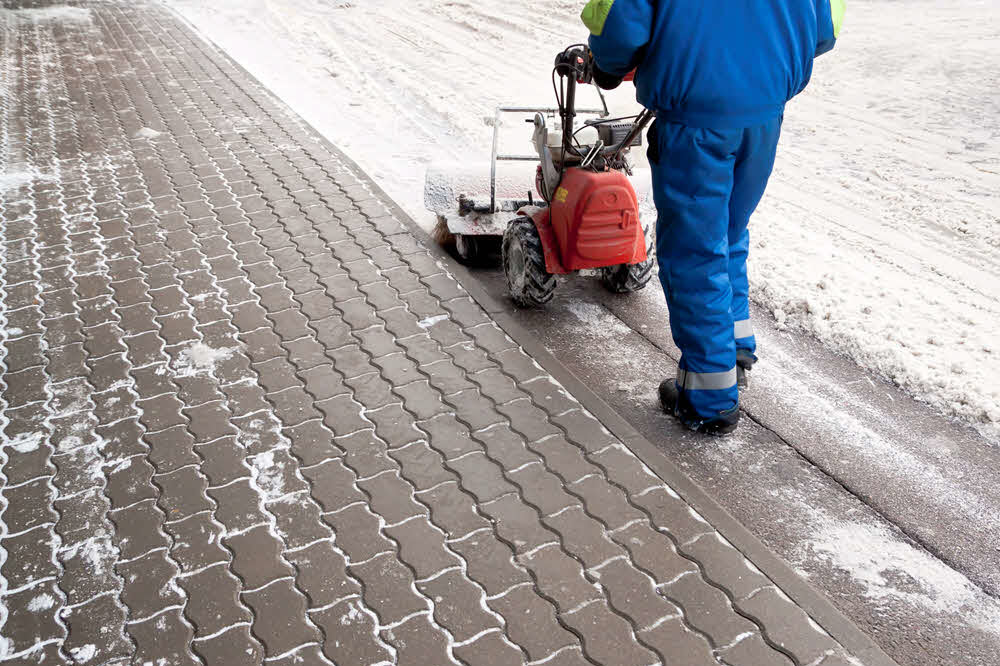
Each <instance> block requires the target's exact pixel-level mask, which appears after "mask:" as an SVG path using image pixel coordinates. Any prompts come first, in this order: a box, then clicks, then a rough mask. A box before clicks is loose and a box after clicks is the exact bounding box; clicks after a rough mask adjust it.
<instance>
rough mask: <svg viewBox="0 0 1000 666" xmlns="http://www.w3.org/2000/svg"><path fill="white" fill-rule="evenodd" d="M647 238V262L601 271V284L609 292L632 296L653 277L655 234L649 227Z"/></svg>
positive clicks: (607, 268)
mask: <svg viewBox="0 0 1000 666" xmlns="http://www.w3.org/2000/svg"><path fill="white" fill-rule="evenodd" d="M643 230H644V231H645V236H646V261H642V262H639V263H638V264H618V265H617V266H607V267H606V268H602V269H601V282H603V283H604V286H605V287H607V288H608V291H611V292H614V293H616V294H631V293H632V292H633V291H639V290H640V289H642V288H643V287H645V286H646V284H647V283H648V282H649V278H651V277H652V276H653V263H654V262H655V261H656V254H655V248H654V247H653V234H652V232H651V229H650V228H649V226H646V227H644V229H643Z"/></svg>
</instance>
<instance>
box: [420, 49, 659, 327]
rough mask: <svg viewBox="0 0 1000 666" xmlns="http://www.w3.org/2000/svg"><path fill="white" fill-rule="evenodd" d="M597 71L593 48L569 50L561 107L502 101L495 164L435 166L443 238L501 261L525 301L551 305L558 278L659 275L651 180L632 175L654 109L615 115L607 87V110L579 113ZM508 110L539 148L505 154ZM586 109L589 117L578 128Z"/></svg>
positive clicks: (432, 197)
mask: <svg viewBox="0 0 1000 666" xmlns="http://www.w3.org/2000/svg"><path fill="white" fill-rule="evenodd" d="M594 74H595V69H594V67H593V59H592V57H591V54H590V52H589V50H588V49H587V47H586V46H585V45H574V46H571V47H569V48H567V49H565V50H564V51H562V52H560V53H559V54H558V55H557V56H556V62H555V66H554V68H553V70H552V82H553V89H554V91H555V96H556V106H553V107H541V108H536V107H521V106H502V107H498V108H497V110H496V115H495V117H494V122H493V146H492V150H491V153H490V159H489V161H488V162H483V163H481V164H455V163H451V164H436V165H432V166H431V167H430V168H429V169H428V170H427V177H426V180H425V185H424V203H425V205H426V207H427V209H428V210H430V211H431V212H433V213H435V214H436V215H437V218H438V223H437V227H436V229H435V233H434V236H435V238H436V240H437V241H438V242H440V243H442V244H443V245H451V244H453V245H454V252H455V254H456V255H457V256H458V258H459V259H460V260H461V261H462V262H464V263H466V264H474V265H475V264H478V265H483V264H489V263H495V262H496V261H497V260H500V261H501V262H502V265H503V269H504V274H505V276H506V279H507V286H508V288H509V289H510V293H511V297H512V298H513V300H514V302H515V303H517V304H518V305H520V306H525V307H530V306H538V305H542V304H544V303H547V302H548V301H550V300H551V299H552V295H553V291H554V289H555V286H556V279H555V276H556V275H561V274H566V273H571V272H577V271H579V272H588V273H597V274H599V275H600V277H601V279H602V281H603V282H604V284H605V286H607V287H608V288H609V289H611V290H612V291H615V292H620V293H627V292H631V291H636V290H638V289H642V288H643V287H645V286H646V283H647V282H648V281H649V278H650V276H651V273H652V264H653V253H652V233H651V226H652V225H651V224H650V222H651V218H652V216H651V215H647V216H646V218H647V219H646V220H645V224H644V220H643V219H642V216H641V215H640V212H641V211H643V210H649V209H650V208H651V198H652V197H651V193H650V186H649V183H650V178H649V174H648V172H647V173H642V172H635V173H634V172H633V169H632V166H631V163H630V162H629V159H628V155H629V150H630V149H631V148H633V147H635V146H639V145H641V136H642V130H643V128H644V127H645V126H646V125H647V124H648V123H649V121H650V120H652V117H653V114H652V112H650V111H643V112H642V113H640V114H637V115H635V116H630V117H626V118H609V117H608V116H609V113H608V110H607V105H606V104H605V103H604V97H603V95H601V94H600V90H599V89H598V94H599V97H600V100H601V106H602V107H603V108H602V109H578V108H576V91H577V85H578V84H588V83H592V82H593V80H594ZM602 83H603V82H602ZM611 87H613V86H611ZM511 115H520V116H523V117H525V121H526V122H527V123H529V124H531V126H532V134H531V145H532V147H533V148H534V151H533V152H532V153H531V154H507V153H501V152H499V146H500V130H501V127H502V126H503V121H504V119H505V118H507V117H509V116H511ZM578 116H581V117H584V118H586V120H584V121H583V122H581V123H580V124H579V125H578V124H577V121H576V119H577V117H578ZM635 183H640V184H641V185H640V186H639V187H635V186H634V184H635Z"/></svg>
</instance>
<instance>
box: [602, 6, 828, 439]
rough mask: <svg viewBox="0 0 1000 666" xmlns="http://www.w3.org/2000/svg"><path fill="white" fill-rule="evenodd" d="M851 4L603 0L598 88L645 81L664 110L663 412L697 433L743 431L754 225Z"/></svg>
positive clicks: (652, 138) (656, 180) (655, 134)
mask: <svg viewBox="0 0 1000 666" xmlns="http://www.w3.org/2000/svg"><path fill="white" fill-rule="evenodd" d="M845 1H846V0H777V1H776V0H744V1H742V2H733V0H697V2H687V1H684V0H591V1H590V3H589V4H587V6H586V8H585V9H584V10H583V14H582V18H583V21H584V23H585V24H586V26H587V28H588V29H589V30H590V33H591V34H590V40H589V45H590V50H591V52H592V54H593V56H592V57H593V67H594V80H595V82H596V83H598V85H601V86H602V87H608V88H611V87H615V86H616V85H617V84H619V83H620V82H621V80H622V79H623V78H624V77H625V76H626V75H627V74H628V73H629V72H631V71H632V70H635V76H634V81H635V85H636V90H637V94H636V96H637V99H638V101H639V103H641V104H642V105H643V106H645V107H646V108H648V109H652V110H653V111H655V112H656V120H655V121H654V123H653V125H652V126H651V127H650V129H649V133H648V139H649V146H648V155H649V162H650V167H651V169H652V174H653V197H654V201H655V203H656V209H657V213H658V219H657V224H656V256H657V260H658V263H659V269H660V270H659V275H660V283H661V284H662V285H663V291H664V294H665V295H666V299H667V308H668V310H669V312H670V329H671V333H672V335H673V339H674V342H675V343H676V344H677V347H678V348H679V349H680V352H681V358H680V363H679V367H678V372H677V376H676V377H672V378H669V379H667V380H665V381H664V382H663V383H662V384H661V385H660V402H661V404H662V405H663V408H664V410H665V411H667V412H668V413H670V414H672V415H674V416H676V417H677V418H679V419H680V421H681V422H682V423H683V424H684V425H685V426H687V427H688V428H690V429H692V430H698V431H700V432H704V433H709V434H716V435H721V434H726V433H730V432H732V431H734V430H735V429H736V426H737V424H738V423H739V418H740V410H739V386H743V385H745V379H746V371H748V370H750V368H751V367H752V366H753V364H754V363H755V362H756V360H757V356H756V355H755V354H756V341H755V339H754V333H753V328H752V326H751V324H750V307H749V300H748V292H749V285H748V282H747V265H746V262H747V252H748V249H749V233H748V231H747V226H748V223H749V220H750V215H751V214H752V213H753V211H754V209H755V208H756V207H757V204H758V203H759V202H760V199H761V197H762V196H763V194H764V188H765V186H766V185H767V180H768V178H769V176H770V174H771V169H772V168H773V166H774V158H775V152H776V149H777V145H778V135H779V133H780V130H781V123H782V119H783V117H784V110H785V103H786V102H788V100H790V99H791V98H792V97H794V96H795V95H797V94H798V93H800V92H801V91H802V90H803V89H804V88H805V87H806V84H808V82H809V78H810V76H811V74H812V68H813V60H814V58H815V57H816V56H818V55H820V54H823V53H826V52H827V51H829V50H831V49H832V48H833V46H834V43H835V41H836V38H837V36H838V35H839V34H840V27H841V24H842V22H843V18H844V10H845V6H844V5H845Z"/></svg>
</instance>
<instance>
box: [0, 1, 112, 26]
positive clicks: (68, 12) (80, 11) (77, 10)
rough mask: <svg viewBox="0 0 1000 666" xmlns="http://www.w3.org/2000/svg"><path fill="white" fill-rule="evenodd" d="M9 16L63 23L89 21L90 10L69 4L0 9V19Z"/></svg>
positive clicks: (26, 19) (90, 17)
mask: <svg viewBox="0 0 1000 666" xmlns="http://www.w3.org/2000/svg"><path fill="white" fill-rule="evenodd" d="M5 17H11V18H15V19H21V20H24V21H39V22H40V21H60V22H65V23H91V22H92V20H93V17H92V16H91V14H90V10H89V9H87V8H84V7H70V6H69V5H52V6H50V7H32V8H28V9H0V19H2V18H5Z"/></svg>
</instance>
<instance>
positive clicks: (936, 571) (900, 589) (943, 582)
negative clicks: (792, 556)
mask: <svg viewBox="0 0 1000 666" xmlns="http://www.w3.org/2000/svg"><path fill="white" fill-rule="evenodd" d="M782 500H783V501H792V502H793V503H795V504H796V505H797V506H798V509H799V511H800V512H801V514H802V515H803V516H807V517H808V523H809V526H810V527H809V529H810V531H811V532H812V534H811V538H810V539H808V540H806V541H805V542H803V543H802V544H801V545H800V546H799V555H800V557H799V561H808V560H810V559H811V558H816V557H818V558H819V559H821V560H823V561H826V562H828V563H829V564H830V565H832V566H834V567H836V568H837V569H840V570H842V571H844V572H845V573H846V574H847V575H849V576H850V578H851V580H852V582H853V583H854V584H855V585H858V586H859V587H860V588H861V589H862V591H863V593H864V594H865V596H866V597H867V598H868V599H869V600H870V601H871V602H872V603H874V604H876V605H884V604H888V603H892V602H898V601H901V602H904V603H906V604H909V605H911V606H915V607H918V608H922V609H924V610H925V611H926V612H927V613H929V614H932V615H934V616H938V617H941V618H952V617H961V618H963V620H964V621H965V622H967V623H968V624H969V625H971V626H973V627H975V628H977V629H979V630H980V631H983V632H984V633H987V634H990V635H992V636H995V637H998V638H1000V601H997V599H995V598H993V597H990V596H989V595H987V594H985V593H984V592H983V591H982V590H981V589H979V588H978V587H976V586H975V585H974V584H972V583H971V582H970V581H969V579H968V578H966V577H965V576H963V575H962V574H960V573H958V572H957V571H954V570H953V569H951V568H949V567H948V566H947V565H945V564H943V563H942V562H941V561H940V560H938V559H937V558H935V557H934V556H932V555H931V554H929V553H928V552H927V551H925V550H923V549H921V548H920V547H919V546H916V545H914V544H913V543H911V542H910V541H909V540H907V539H906V538H905V537H904V536H903V535H901V534H899V533H896V532H894V531H891V530H890V529H889V528H887V527H885V526H883V525H880V524H874V523H866V522H863V521H859V520H851V519H844V518H838V517H835V516H831V515H829V514H827V513H826V512H824V511H822V510H820V509H817V508H815V507H812V506H810V505H809V504H807V503H805V502H802V501H801V500H798V499H791V500H789V498H787V497H782ZM800 573H803V574H804V575H806V576H807V577H808V574H807V573H806V572H804V571H800Z"/></svg>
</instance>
